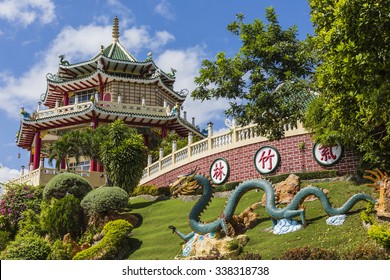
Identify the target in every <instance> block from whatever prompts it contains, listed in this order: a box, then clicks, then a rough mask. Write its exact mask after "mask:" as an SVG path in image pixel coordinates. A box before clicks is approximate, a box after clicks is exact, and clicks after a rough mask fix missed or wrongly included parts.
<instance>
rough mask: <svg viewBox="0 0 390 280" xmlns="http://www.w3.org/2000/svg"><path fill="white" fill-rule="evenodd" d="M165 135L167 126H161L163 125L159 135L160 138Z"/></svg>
mask: <svg viewBox="0 0 390 280" xmlns="http://www.w3.org/2000/svg"><path fill="white" fill-rule="evenodd" d="M167 135H168V131H167V128H166V127H165V126H163V127H162V128H161V137H162V138H165V137H167Z"/></svg>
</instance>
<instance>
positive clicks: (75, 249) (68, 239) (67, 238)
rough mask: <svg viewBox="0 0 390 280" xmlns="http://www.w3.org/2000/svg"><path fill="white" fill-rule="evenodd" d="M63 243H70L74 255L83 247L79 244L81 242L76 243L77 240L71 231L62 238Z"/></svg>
mask: <svg viewBox="0 0 390 280" xmlns="http://www.w3.org/2000/svg"><path fill="white" fill-rule="evenodd" d="M62 244H64V245H70V246H71V247H72V255H73V256H74V255H76V254H77V253H78V252H81V251H82V249H81V247H80V246H79V244H77V243H76V241H74V240H73V239H72V236H71V235H70V233H67V234H65V235H64V237H63V239H62Z"/></svg>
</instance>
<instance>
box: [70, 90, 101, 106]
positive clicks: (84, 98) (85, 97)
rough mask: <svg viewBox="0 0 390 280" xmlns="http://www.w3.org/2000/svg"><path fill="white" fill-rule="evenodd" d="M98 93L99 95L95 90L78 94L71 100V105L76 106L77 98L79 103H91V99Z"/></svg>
mask: <svg viewBox="0 0 390 280" xmlns="http://www.w3.org/2000/svg"><path fill="white" fill-rule="evenodd" d="M96 93H98V91H97V90H96V89H94V88H92V89H89V90H84V91H79V92H76V94H75V95H73V96H72V97H70V98H69V105H73V104H75V100H76V97H77V98H78V103H84V102H88V101H91V97H92V96H95V94H96Z"/></svg>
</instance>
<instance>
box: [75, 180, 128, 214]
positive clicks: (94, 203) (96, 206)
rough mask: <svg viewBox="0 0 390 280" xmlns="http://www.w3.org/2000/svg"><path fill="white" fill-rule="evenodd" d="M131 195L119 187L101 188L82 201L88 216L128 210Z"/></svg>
mask: <svg viewBox="0 0 390 280" xmlns="http://www.w3.org/2000/svg"><path fill="white" fill-rule="evenodd" d="M128 206H129V195H128V194H127V193H126V191H125V190H123V189H121V188H119V187H100V188H97V189H94V190H93V191H91V192H89V193H88V194H87V195H86V196H85V197H84V198H83V200H82V201H81V207H83V208H84V209H86V210H87V211H88V214H100V213H108V212H111V211H114V210H121V209H124V208H128Z"/></svg>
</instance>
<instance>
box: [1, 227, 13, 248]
mask: <svg viewBox="0 0 390 280" xmlns="http://www.w3.org/2000/svg"><path fill="white" fill-rule="evenodd" d="M10 241H11V233H10V232H8V231H3V230H1V231H0V252H1V251H3V250H4V249H5V247H7V244H8V242H10Z"/></svg>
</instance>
